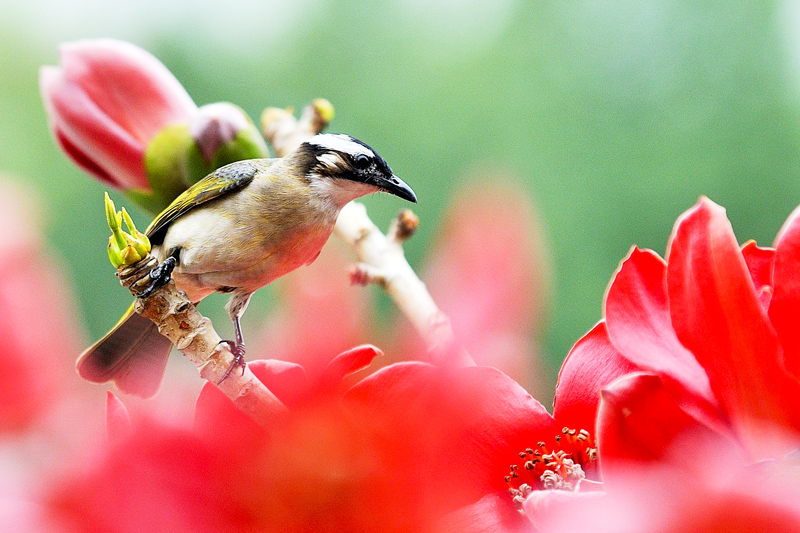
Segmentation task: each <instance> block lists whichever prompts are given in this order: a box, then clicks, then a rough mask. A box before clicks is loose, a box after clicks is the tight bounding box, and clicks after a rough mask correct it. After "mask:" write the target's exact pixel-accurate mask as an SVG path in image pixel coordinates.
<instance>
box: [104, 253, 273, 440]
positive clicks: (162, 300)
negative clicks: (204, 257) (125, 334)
mask: <svg viewBox="0 0 800 533" xmlns="http://www.w3.org/2000/svg"><path fill="white" fill-rule="evenodd" d="M157 264H158V261H157V260H156V259H155V258H154V257H153V256H151V255H149V254H148V255H147V256H145V258H144V259H142V260H141V261H139V262H137V263H135V264H133V265H131V266H122V267H120V268H119V269H118V270H117V276H118V277H119V281H120V283H121V284H122V286H123V287H125V288H126V289H128V290H129V291H130V292H131V294H133V295H134V296H136V295H137V294H139V293H140V292H141V291H142V290H143V289H144V288H145V287H146V286H147V284H148V283H150V276H149V274H150V271H151V270H152V269H153V268H154V267H155V266H156V265H157ZM134 308H135V310H136V312H137V313H139V314H140V315H142V316H143V317H145V318H149V319H150V320H152V321H153V322H155V324H156V325H157V326H158V331H159V332H160V333H161V334H162V335H164V336H165V337H167V338H169V340H170V341H172V344H173V345H175V347H176V348H177V349H178V350H180V352H181V353H182V354H183V355H184V356H186V358H187V359H189V360H190V361H191V362H192V363H193V364H194V365H195V366H196V367H197V370H198V371H199V372H200V377H201V378H203V379H206V380H208V381H210V382H211V383H216V384H217V387H218V388H219V390H221V391H222V392H223V393H224V394H225V395H226V396H227V397H228V398H230V399H231V401H232V402H233V403H234V405H236V408H237V409H239V410H240V411H242V412H243V413H245V414H247V415H248V416H250V418H252V419H253V420H254V421H255V422H256V423H257V424H259V425H260V426H262V427H270V426H271V425H272V424H273V422H274V421H275V419H276V418H277V417H279V416H281V415H282V414H283V413H284V412H286V407H285V406H284V405H283V404H282V403H281V401H280V400H278V398H277V397H275V395H274V394H272V392H270V391H269V389H267V388H266V387H265V386H264V384H263V383H261V381H259V379H258V378H257V377H256V376H255V375H254V374H253V373H252V372H251V371H250V368H249V367H247V366H245V367H244V372H242V371H241V370H239V368H235V369H233V372H231V373H230V375H228V377H227V378H225V379H224V380H223V379H222V377H223V376H224V374H225V372H226V371H227V370H228V368H230V365H231V364H232V363H233V359H234V356H233V354H232V353H231V351H230V349H228V347H227V344H225V343H222V344H220V341H221V340H222V339H221V337H220V336H219V335H218V334H217V332H216V331H215V330H214V327H213V325H212V324H211V321H210V320H209V319H208V318H206V317H204V316H203V315H201V314H200V313H199V312H198V311H197V308H196V307H195V306H194V304H192V302H191V301H189V299H188V298H187V297H186V294H185V293H183V292H180V291H178V289H177V288H176V287H175V283H174V282H173V281H170V282H169V283H167V284H166V285H164V286H163V287H159V288H158V289H156V290H155V291H154V292H153V293H152V294H150V295H149V296H147V297H146V298H137V299H136V304H135V307H134ZM220 381H222V382H221V383H220Z"/></svg>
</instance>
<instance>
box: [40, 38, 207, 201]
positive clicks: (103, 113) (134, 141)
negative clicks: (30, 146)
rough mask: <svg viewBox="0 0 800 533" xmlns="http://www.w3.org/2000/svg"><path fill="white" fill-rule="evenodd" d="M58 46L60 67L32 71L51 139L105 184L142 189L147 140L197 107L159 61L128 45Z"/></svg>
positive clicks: (108, 42)
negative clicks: (37, 81) (36, 77)
mask: <svg viewBox="0 0 800 533" xmlns="http://www.w3.org/2000/svg"><path fill="white" fill-rule="evenodd" d="M59 51H60V59H61V66H60V67H42V68H41V71H40V89H41V93H42V98H43V100H44V103H45V108H46V110H47V114H48V117H49V120H50V127H51V129H52V130H53V133H54V135H55V137H56V140H57V141H58V143H59V145H60V146H61V148H62V149H63V150H64V151H65V152H66V153H67V155H69V156H70V158H71V159H72V160H73V161H74V162H75V163H76V164H77V165H78V166H80V167H81V168H83V169H84V170H86V171H87V172H89V173H90V174H92V175H94V176H95V177H97V178H99V179H100V180H102V181H104V182H106V183H108V184H110V185H112V186H113V187H116V188H118V189H123V190H127V189H136V190H140V191H149V190H150V185H149V182H148V179H147V174H146V172H145V162H144V155H145V150H146V149H147V146H148V144H149V143H150V141H151V140H152V139H153V137H154V136H155V135H156V134H157V133H158V132H160V131H161V130H162V129H163V128H164V127H165V126H168V125H170V124H175V123H188V122H189V121H190V120H191V119H192V118H193V117H194V116H195V114H196V113H197V106H195V104H194V102H193V101H192V99H191V97H190V96H189V95H188V94H187V92H186V91H185V90H184V88H183V86H181V84H180V83H179V82H178V80H176V79H175V77H174V76H173V75H172V74H171V73H170V72H169V70H167V68H166V67H165V66H164V65H163V64H161V62H160V61H158V60H157V59H156V58H155V57H153V56H152V55H150V54H149V53H148V52H146V51H144V50H142V49H141V48H139V47H137V46H134V45H132V44H130V43H126V42H123V41H115V40H111V39H99V40H83V41H75V42H72V43H66V44H62V45H61V46H60V48H59Z"/></svg>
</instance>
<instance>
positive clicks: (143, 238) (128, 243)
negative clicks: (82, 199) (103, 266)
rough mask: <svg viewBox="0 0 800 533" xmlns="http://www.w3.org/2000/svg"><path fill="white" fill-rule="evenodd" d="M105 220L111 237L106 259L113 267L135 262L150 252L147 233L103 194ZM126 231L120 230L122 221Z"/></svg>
mask: <svg viewBox="0 0 800 533" xmlns="http://www.w3.org/2000/svg"><path fill="white" fill-rule="evenodd" d="M105 202H106V220H107V221H108V227H109V228H110V229H111V237H109V238H108V259H109V261H111V264H112V265H114V267H115V268H119V267H121V266H128V265H132V264H134V263H137V262H139V261H141V260H142V259H144V258H145V257H147V254H149V253H150V249H151V246H150V239H148V238H147V235H145V234H144V233H142V232H140V231H139V230H137V229H136V226H135V225H134V223H133V220H131V217H130V215H128V212H127V211H126V210H125V208H124V207H123V208H122V211H121V212H120V211H117V210H116V206H115V205H114V202H113V201H112V200H111V198H109V197H108V193H106V195H105ZM123 220H124V221H125V226H126V227H127V229H128V233H126V232H124V231H123V230H122V221H123Z"/></svg>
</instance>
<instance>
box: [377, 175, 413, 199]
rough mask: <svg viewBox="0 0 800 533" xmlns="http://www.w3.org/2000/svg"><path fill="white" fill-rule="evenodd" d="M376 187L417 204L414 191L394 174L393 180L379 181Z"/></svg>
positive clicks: (382, 179) (384, 179)
mask: <svg viewBox="0 0 800 533" xmlns="http://www.w3.org/2000/svg"><path fill="white" fill-rule="evenodd" d="M375 185H377V186H378V187H380V188H381V189H383V190H384V191H386V192H388V193H389V194H393V195H395V196H397V197H399V198H402V199H403V200H408V201H409V202H413V203H417V195H416V194H414V191H413V190H412V189H411V187H409V186H408V185H407V184H406V182H404V181H403V180H401V179H400V178H398V177H397V176H395V175H394V174H392V177H391V178H379V179H377V180H376V183H375Z"/></svg>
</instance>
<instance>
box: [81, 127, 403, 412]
mask: <svg viewBox="0 0 800 533" xmlns="http://www.w3.org/2000/svg"><path fill="white" fill-rule="evenodd" d="M379 191H382V192H387V193H390V194H392V195H395V196H397V197H399V198H401V199H404V200H407V201H409V202H413V203H416V202H417V196H416V194H415V193H414V191H413V190H412V189H411V187H409V186H408V185H407V184H406V183H405V182H404V181H403V180H401V179H400V178H398V177H397V176H396V175H394V173H393V172H392V170H391V168H390V167H389V165H388V164H387V163H386V161H385V160H384V159H383V158H382V157H381V156H380V155H378V154H377V153H376V152H375V151H374V150H373V149H372V148H370V147H369V146H368V145H367V144H365V143H363V142H362V141H360V140H358V139H356V138H354V137H351V136H349V135H346V134H340V133H339V134H337V133H321V134H317V135H315V136H313V137H311V138H310V139H308V140H306V141H305V142H303V143H302V144H300V146H299V147H298V148H297V149H296V150H295V151H294V152H292V153H290V154H288V155H286V156H284V157H281V158H271V159H248V160H242V161H237V162H235V163H231V164H228V165H225V166H223V167H220V168H218V169H217V170H215V171H214V172H212V173H211V174H209V175H208V176H206V177H205V178H203V179H201V180H200V181H198V182H197V183H195V184H194V185H192V186H191V187H189V188H188V189H186V191H184V192H183V193H182V194H180V195H179V196H178V197H177V198H175V200H173V202H172V203H171V204H170V205H169V206H168V207H167V208H166V209H165V210H164V211H162V212H161V213H160V214H159V215H158V216H157V217H156V218H155V219H154V220H153V221H152V222H151V223H150V225H149V226H148V228H147V230H146V232H145V233H146V235H147V237H148V238H149V239H150V242H151V244H152V250H151V252H150V253H151V254H152V255H153V256H154V257H155V258H156V259H157V260H158V261H159V266H158V267H156V269H154V272H151V277H153V278H154V282H153V284H152V285H151V288H150V289H148V290H147V292H150V291H151V290H152V289H155V288H156V287H157V286H158V285H160V284H163V283H166V281H168V280H169V278H171V279H172V280H174V282H175V285H176V287H177V288H178V289H179V290H181V291H184V292H185V293H186V295H187V297H188V298H189V300H191V301H192V302H193V303H198V302H200V301H201V300H202V299H203V298H205V297H206V296H208V295H209V294H212V293H215V292H218V293H230V295H231V297H230V300H229V301H228V303H227V305H226V310H227V312H228V315H229V316H230V319H231V321H232V322H233V326H234V335H235V340H233V341H222V342H226V343H228V344H229V345H230V348H231V352H232V353H233V354H234V363H233V364H232V365H231V368H229V369H228V372H226V374H225V377H227V376H228V374H229V373H230V372H231V370H232V369H233V368H234V367H236V366H237V365H244V354H245V349H244V339H243V336H242V330H241V324H240V319H241V317H242V314H243V313H244V312H245V309H246V308H247V304H248V303H249V301H250V297H251V295H252V294H253V293H254V292H255V291H256V290H258V289H260V288H261V287H263V286H265V285H267V284H269V283H271V282H272V281H274V280H275V279H277V278H279V277H281V276H283V275H285V274H287V273H289V272H291V271H293V270H295V269H297V268H299V267H301V266H303V265H309V264H311V263H312V262H313V261H314V260H315V259H316V258H317V256H318V255H319V253H320V251H321V249H322V246H323V245H324V244H325V243H326V242H327V240H328V237H330V235H331V233H332V232H333V228H334V225H335V223H336V219H337V217H338V215H339V212H340V211H341V209H342V207H344V206H345V205H346V204H347V203H348V202H350V201H352V200H355V199H356V198H359V197H361V196H364V195H367V194H371V193H375V192H379ZM146 295H147V294H140V295H138V296H139V297H143V296H146ZM171 348H172V344H171V342H170V341H169V339H167V338H166V337H164V336H163V335H161V334H160V333H159V332H158V328H157V326H156V325H155V324H154V323H153V322H152V321H151V320H149V319H147V318H144V317H142V316H140V315H139V314H137V313H135V312H134V311H133V305H131V307H130V308H129V309H128V311H127V312H126V313H125V315H123V317H122V318H121V319H120V320H119V322H118V323H117V324H116V325H115V326H114V327H113V328H112V329H111V331H109V332H108V333H107V334H106V335H105V336H104V337H103V338H102V339H100V340H99V341H97V342H96V343H94V344H93V345H92V346H90V347H89V348H87V349H86V350H85V351H84V352H83V353H82V354H81V355H80V356H79V357H78V361H77V363H76V368H77V371H78V374H79V375H80V376H81V377H83V378H84V379H86V380H88V381H91V382H95V383H104V382H107V381H113V382H115V384H116V385H117V387H118V388H119V389H120V390H121V391H123V392H125V393H129V394H134V395H137V396H142V397H150V396H152V395H154V394H155V393H156V392H157V391H158V388H159V386H160V384H161V381H162V379H163V375H164V371H165V368H166V363H167V359H168V357H169V353H170V350H171ZM223 379H224V377H223Z"/></svg>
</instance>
